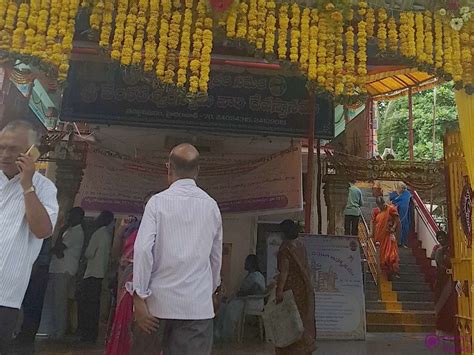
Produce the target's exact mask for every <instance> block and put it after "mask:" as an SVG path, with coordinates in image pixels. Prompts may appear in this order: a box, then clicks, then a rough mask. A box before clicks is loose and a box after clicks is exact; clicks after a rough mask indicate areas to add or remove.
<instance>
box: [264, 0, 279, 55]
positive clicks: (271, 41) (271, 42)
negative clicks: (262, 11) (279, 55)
mask: <svg viewBox="0 0 474 355" xmlns="http://www.w3.org/2000/svg"><path fill="white" fill-rule="evenodd" d="M266 5H267V18H266V22H265V27H266V29H265V55H267V56H270V55H273V54H274V50H275V31H276V16H275V8H276V4H275V1H272V0H270V1H267V3H266Z"/></svg>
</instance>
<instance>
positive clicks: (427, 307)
mask: <svg viewBox="0 0 474 355" xmlns="http://www.w3.org/2000/svg"><path fill="white" fill-rule="evenodd" d="M401 303H402V308H403V310H407V311H412V310H414V311H418V310H420V311H434V303H433V302H401Z"/></svg>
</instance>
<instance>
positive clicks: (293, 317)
mask: <svg viewBox="0 0 474 355" xmlns="http://www.w3.org/2000/svg"><path fill="white" fill-rule="evenodd" d="M263 322H264V324H265V331H266V333H267V339H269V340H270V341H271V342H272V343H273V344H274V345H275V346H276V347H277V348H285V347H287V346H289V345H291V344H293V343H295V342H297V341H298V340H300V339H301V337H302V336H303V333H304V327H303V321H302V320H301V316H300V313H299V312H298V307H297V306H296V303H295V298H294V296H293V291H291V290H289V291H286V292H285V293H284V294H283V301H282V302H281V303H279V304H276V303H275V301H274V300H272V299H270V300H269V301H268V303H267V305H266V306H265V310H264V312H263Z"/></svg>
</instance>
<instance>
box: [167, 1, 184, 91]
mask: <svg viewBox="0 0 474 355" xmlns="http://www.w3.org/2000/svg"><path fill="white" fill-rule="evenodd" d="M181 17H182V16H181V10H180V9H179V8H178V7H177V6H176V5H175V11H174V12H173V15H172V16H171V23H170V31H169V34H168V58H167V60H166V71H165V78H164V80H163V81H164V82H165V83H167V84H172V83H173V82H174V77H175V69H176V60H177V56H176V54H177V49H178V45H179V36H180V30H181Z"/></svg>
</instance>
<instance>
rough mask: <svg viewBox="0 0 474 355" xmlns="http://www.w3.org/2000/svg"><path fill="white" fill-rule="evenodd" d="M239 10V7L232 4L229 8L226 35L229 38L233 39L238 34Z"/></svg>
mask: <svg viewBox="0 0 474 355" xmlns="http://www.w3.org/2000/svg"><path fill="white" fill-rule="evenodd" d="M237 12H238V7H237V6H232V7H231V9H230V10H229V15H228V16H227V21H226V35H227V38H229V39H232V38H234V37H235V34H236V32H235V31H236V27H237Z"/></svg>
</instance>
